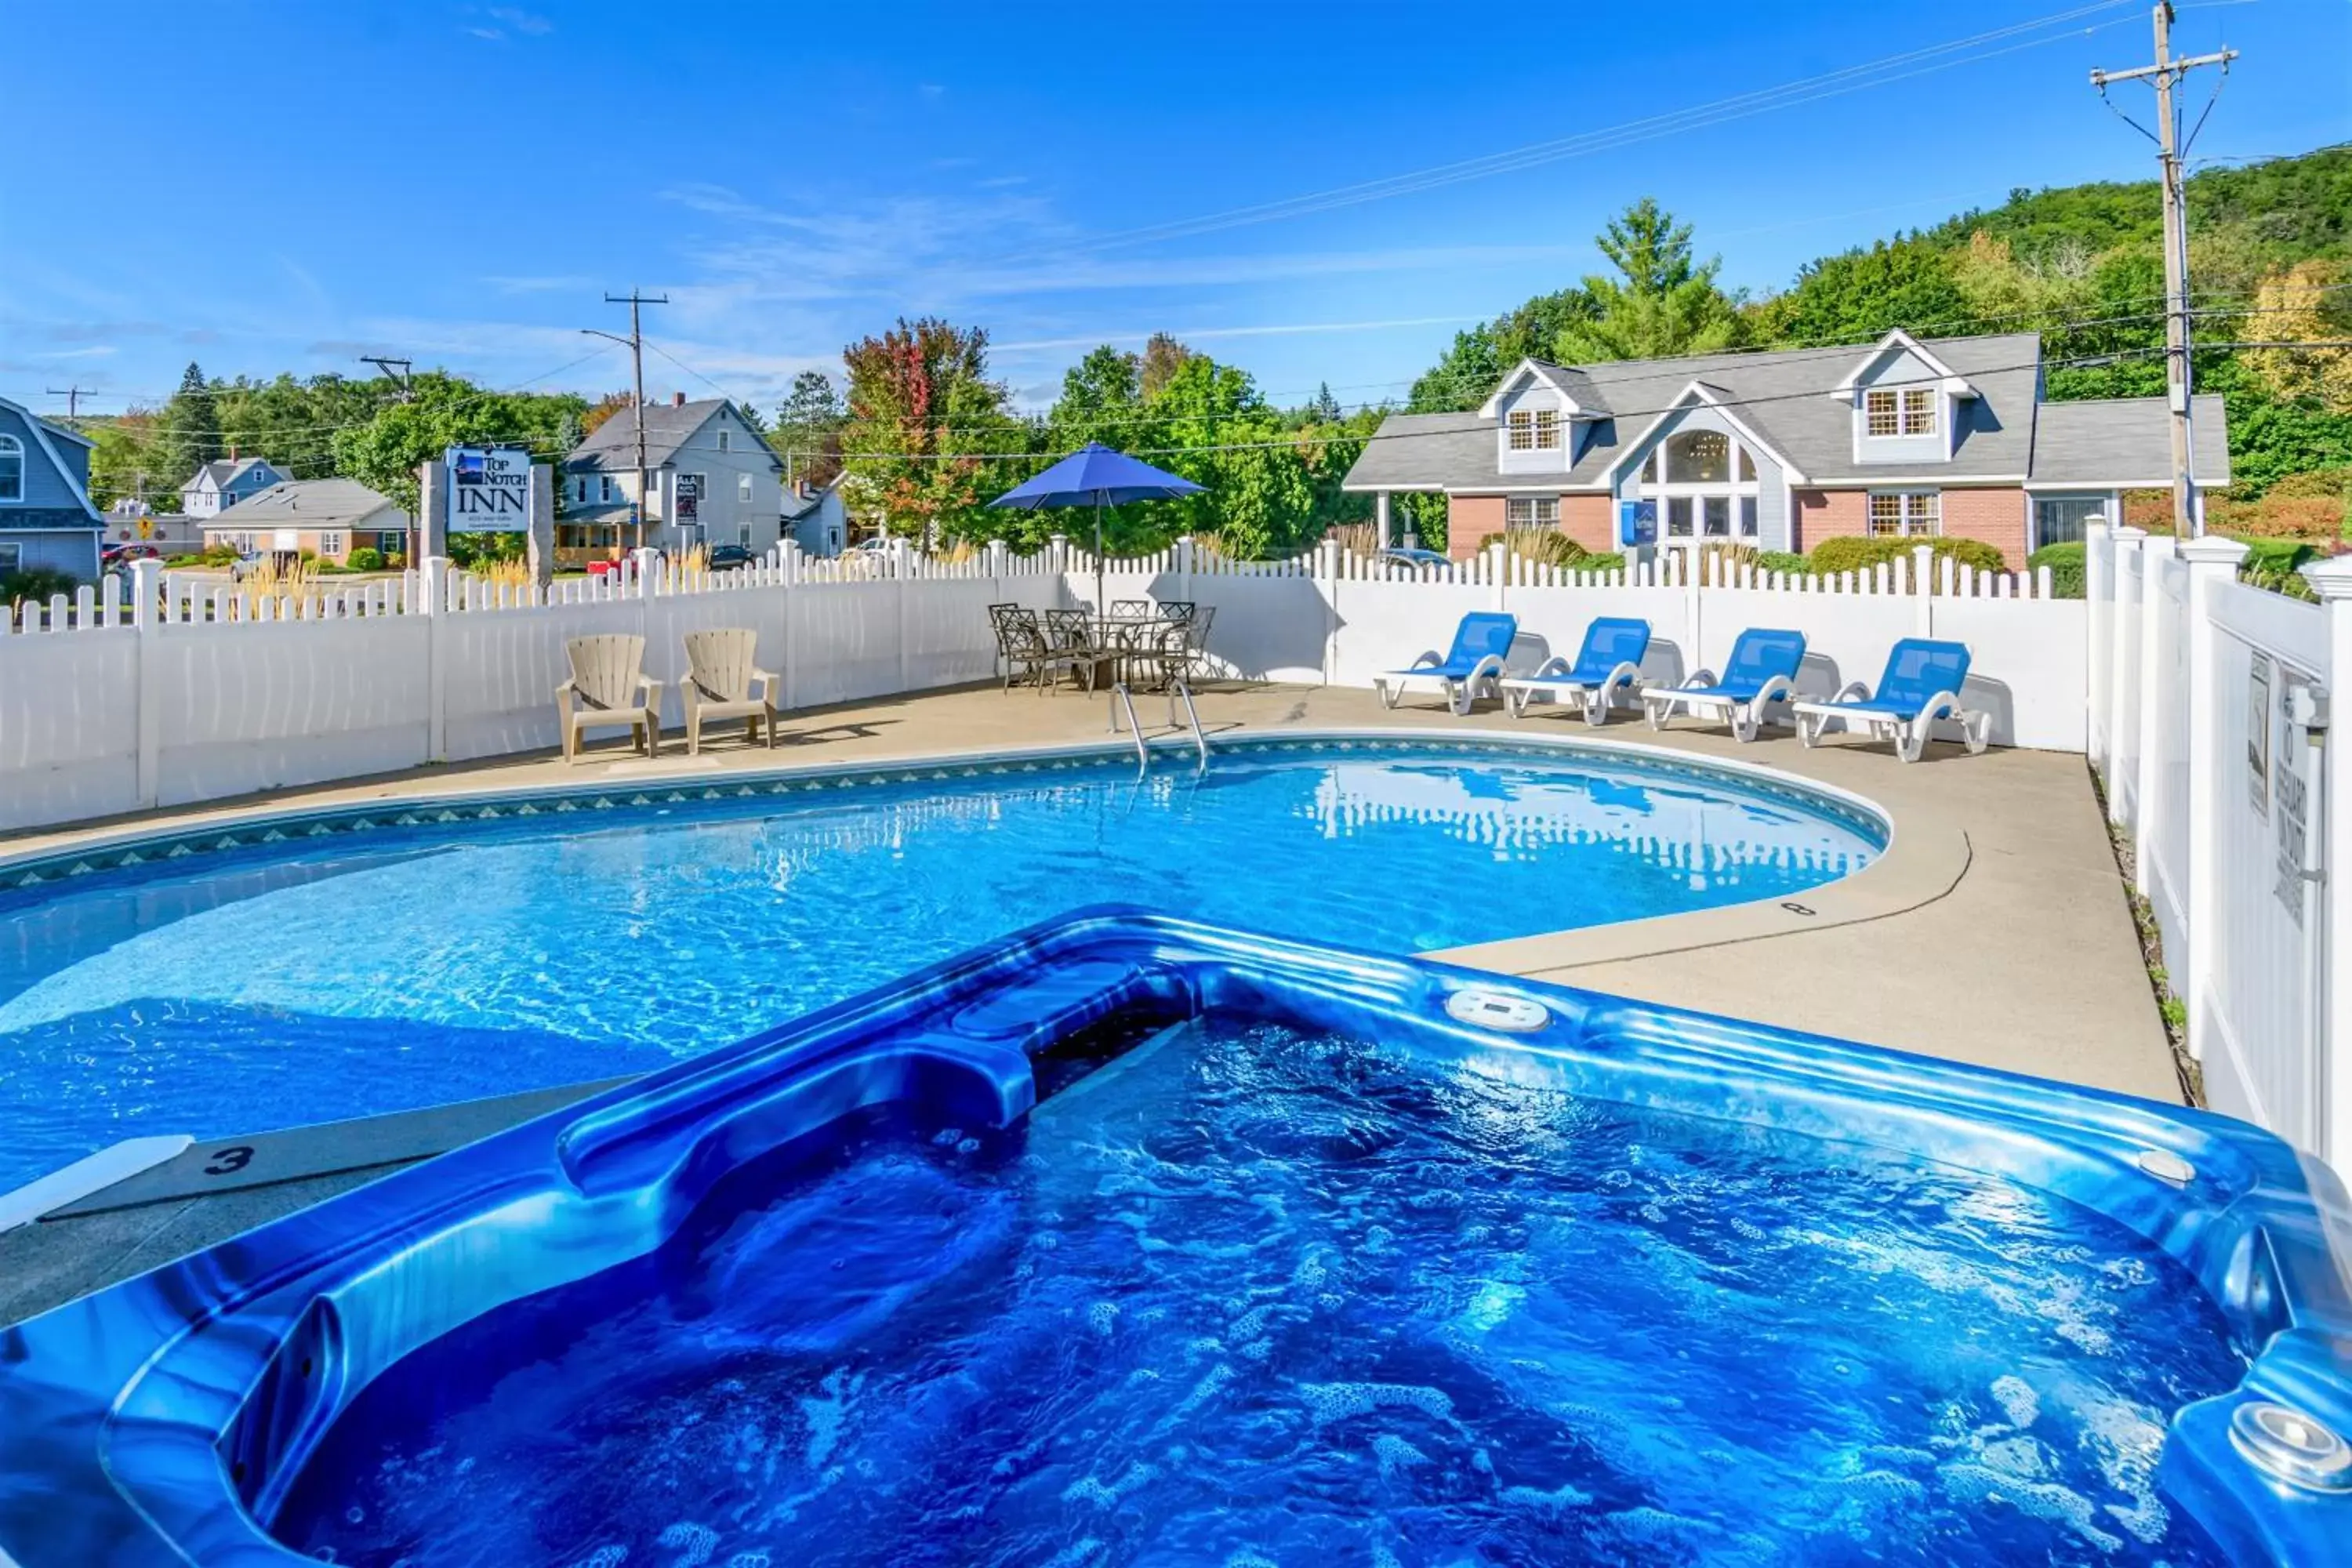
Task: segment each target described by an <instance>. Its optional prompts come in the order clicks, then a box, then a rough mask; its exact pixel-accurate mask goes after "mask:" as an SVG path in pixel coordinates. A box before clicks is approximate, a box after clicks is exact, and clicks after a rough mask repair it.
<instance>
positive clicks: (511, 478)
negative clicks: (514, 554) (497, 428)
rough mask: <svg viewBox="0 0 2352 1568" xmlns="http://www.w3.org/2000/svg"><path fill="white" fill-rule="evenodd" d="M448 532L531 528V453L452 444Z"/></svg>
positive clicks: (447, 455)
mask: <svg viewBox="0 0 2352 1568" xmlns="http://www.w3.org/2000/svg"><path fill="white" fill-rule="evenodd" d="M445 460H446V463H447V464H448V474H449V511H448V517H449V531H450V532H452V533H520V532H521V531H524V530H526V529H528V528H530V453H529V452H528V451H523V450H520V449H518V448H514V447H450V448H449V450H448V452H447V453H446V457H445Z"/></svg>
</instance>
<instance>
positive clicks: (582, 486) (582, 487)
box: [572, 474, 588, 506]
mask: <svg viewBox="0 0 2352 1568" xmlns="http://www.w3.org/2000/svg"><path fill="white" fill-rule="evenodd" d="M572 504H573V505H575V506H585V505H587V504H588V478H587V476H586V475H584V474H583V475H582V476H581V477H580V478H578V479H574V480H572Z"/></svg>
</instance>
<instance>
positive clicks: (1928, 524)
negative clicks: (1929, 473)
mask: <svg viewBox="0 0 2352 1568" xmlns="http://www.w3.org/2000/svg"><path fill="white" fill-rule="evenodd" d="M1943 510H1944V509H1943V498H1942V497H1941V496H1940V495H1938V494H1937V492H1936V491H1934V490H1873V491H1872V492H1871V495H1870V532H1871V537H1873V538H1874V539H1932V538H1934V537H1935V536H1936V535H1937V534H1939V533H1941V532H1943V531H1944V518H1943Z"/></svg>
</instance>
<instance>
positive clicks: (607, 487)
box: [596, 474, 613, 501]
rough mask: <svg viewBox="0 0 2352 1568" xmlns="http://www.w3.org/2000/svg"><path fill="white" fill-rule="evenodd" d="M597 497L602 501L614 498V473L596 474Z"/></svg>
mask: <svg viewBox="0 0 2352 1568" xmlns="http://www.w3.org/2000/svg"><path fill="white" fill-rule="evenodd" d="M596 499H597V500H600V501H608V500H612V499H613V476H612V475H610V474H599V475H597V476H596Z"/></svg>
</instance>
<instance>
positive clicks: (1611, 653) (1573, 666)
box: [1502, 616, 1650, 726]
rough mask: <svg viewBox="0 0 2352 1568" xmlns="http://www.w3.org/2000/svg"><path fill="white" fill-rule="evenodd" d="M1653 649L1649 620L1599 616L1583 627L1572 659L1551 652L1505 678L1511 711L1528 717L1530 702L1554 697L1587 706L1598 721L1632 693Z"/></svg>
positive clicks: (1586, 718)
mask: <svg viewBox="0 0 2352 1568" xmlns="http://www.w3.org/2000/svg"><path fill="white" fill-rule="evenodd" d="M1649 651H1650V623H1649V622H1647V621H1635V620H1627V619H1624V618H1622V617H1621V616H1595V617H1594V619H1593V622H1592V624H1591V626H1587V627H1585V628H1584V646H1583V647H1581V648H1580V649H1578V650H1577V655H1576V659H1575V661H1574V662H1573V663H1570V661H1569V660H1567V659H1564V658H1549V659H1546V660H1545V661H1544V666H1543V668H1541V669H1538V670H1537V671H1536V672H1535V673H1534V674H1533V675H1522V676H1513V677H1511V678H1509V679H1506V680H1504V681H1503V683H1502V686H1503V700H1504V701H1506V702H1507V703H1509V704H1510V708H1511V717H1513V718H1514V719H1524V718H1526V717H1527V713H1528V704H1529V703H1531V702H1533V701H1534V700H1536V699H1537V698H1538V697H1549V698H1550V699H1551V700H1553V701H1555V702H1558V703H1559V704H1561V705H1562V706H1564V707H1568V708H1581V709H1582V710H1584V721H1585V722H1586V723H1588V724H1592V725H1596V726H1597V725H1599V724H1600V723H1601V721H1603V720H1605V719H1607V718H1608V717H1609V704H1610V701H1611V700H1612V698H1614V697H1615V696H1616V694H1617V693H1618V692H1619V691H1620V690H1622V691H1624V692H1625V693H1626V694H1627V695H1628V696H1631V695H1632V694H1633V692H1635V691H1637V690H1639V689H1640V688H1641V684H1642V658H1643V655H1645V654H1647V653H1648V652H1649Z"/></svg>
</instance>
